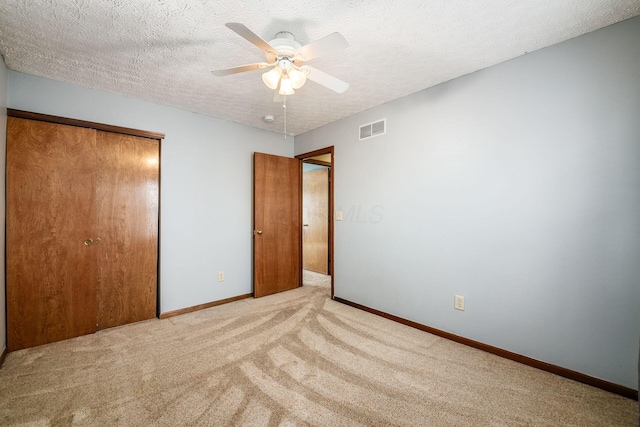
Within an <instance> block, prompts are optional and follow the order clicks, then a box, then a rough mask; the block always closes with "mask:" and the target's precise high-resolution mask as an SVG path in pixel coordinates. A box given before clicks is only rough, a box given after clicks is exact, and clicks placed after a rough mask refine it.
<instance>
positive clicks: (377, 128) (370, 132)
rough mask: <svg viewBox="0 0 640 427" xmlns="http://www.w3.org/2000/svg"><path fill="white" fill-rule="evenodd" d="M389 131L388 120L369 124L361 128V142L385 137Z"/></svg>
mask: <svg viewBox="0 0 640 427" xmlns="http://www.w3.org/2000/svg"><path fill="white" fill-rule="evenodd" d="M386 131H387V119H382V120H378V121H376V122H372V123H367V124H366V125H362V126H360V140H363V139H367V138H371V137H374V136H378V135H384V134H385V133H386Z"/></svg>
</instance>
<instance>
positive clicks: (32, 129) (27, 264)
mask: <svg viewBox="0 0 640 427" xmlns="http://www.w3.org/2000/svg"><path fill="white" fill-rule="evenodd" d="M7 136H8V137H7V217H6V218H7V223H6V227H7V232H6V238H7V255H6V256H7V330H8V340H7V341H8V343H7V344H8V350H9V351H13V350H18V349H21V348H26V347H33V346H36V345H40V344H45V343H48V342H54V341H60V340H63V339H67V338H71V337H75V336H79V335H84V334H88V333H92V332H95V330H96V318H95V312H96V287H95V274H96V258H95V249H96V246H95V245H90V243H91V242H90V241H87V245H85V240H86V239H93V238H94V222H95V214H94V212H95V210H94V208H95V183H96V173H95V168H94V165H95V160H96V151H95V148H96V131H95V130H92V129H86V128H77V127H71V126H64V125H59V124H52V123H44V122H39V121H34V120H26V119H19V118H13V117H9V118H8V121H7Z"/></svg>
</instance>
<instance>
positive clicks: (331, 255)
mask: <svg viewBox="0 0 640 427" xmlns="http://www.w3.org/2000/svg"><path fill="white" fill-rule="evenodd" d="M333 153H334V146H333V145H332V146H330V147H325V148H320V149H319V150H314V151H311V152H309V153H303V154H299V155H297V156H295V158H296V159H298V160H300V171H302V163H303V160H304V159H306V158H309V157H315V156H318V155H320V154H330V155H331V165H329V166H331V167H330V168H329V274H331V298H332V299H333V293H334V288H333V279H334V277H335V272H336V263H335V259H336V257H335V254H334V247H333V240H334V239H333V233H334V229H335V227H334V225H335V219H334V204H333V197H334V196H333V195H334V192H333V181H334V179H333V177H334V174H335V160H334V156H333ZM300 224H302V172H301V173H300ZM300 274H302V233H300ZM300 283H302V281H300Z"/></svg>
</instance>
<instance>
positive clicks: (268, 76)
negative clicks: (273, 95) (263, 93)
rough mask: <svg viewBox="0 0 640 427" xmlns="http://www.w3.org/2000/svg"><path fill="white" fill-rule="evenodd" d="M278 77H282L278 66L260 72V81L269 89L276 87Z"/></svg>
mask: <svg viewBox="0 0 640 427" xmlns="http://www.w3.org/2000/svg"><path fill="white" fill-rule="evenodd" d="M280 77H282V71H281V70H280V68H278V67H274V68H272V69H271V70H269V71H267V72H266V73H263V74H262V81H263V82H264V84H265V85H267V87H268V88H269V89H276V88H277V87H278V82H279V81H280Z"/></svg>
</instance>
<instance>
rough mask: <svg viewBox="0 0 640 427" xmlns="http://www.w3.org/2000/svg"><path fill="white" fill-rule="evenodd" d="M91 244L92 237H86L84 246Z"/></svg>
mask: <svg viewBox="0 0 640 427" xmlns="http://www.w3.org/2000/svg"><path fill="white" fill-rule="evenodd" d="M92 244H93V239H87V240H85V241H84V245H85V246H91V245H92Z"/></svg>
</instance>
